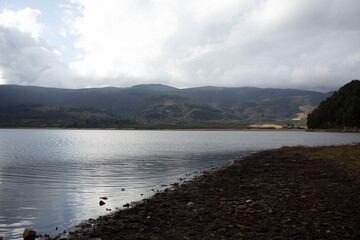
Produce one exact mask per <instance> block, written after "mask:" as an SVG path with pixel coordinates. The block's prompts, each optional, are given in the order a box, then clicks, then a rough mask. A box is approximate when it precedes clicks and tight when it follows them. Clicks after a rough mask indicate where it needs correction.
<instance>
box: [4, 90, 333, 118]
mask: <svg viewBox="0 0 360 240" xmlns="http://www.w3.org/2000/svg"><path fill="white" fill-rule="evenodd" d="M330 95H331V93H320V92H314V91H303V90H295V89H274V88H252V87H241V88H224V87H198V88H187V89H178V88H174V87H169V86H165V85H160V84H148V85H137V86H133V87H129V88H113V87H107V88H90V89H57V88H43V87H33V86H17V85H0V121H1V120H2V121H3V122H4V121H5V120H6V121H7V122H9V121H10V120H11V119H73V120H77V119H82V120H84V121H85V120H86V121H87V122H89V121H90V122H91V120H92V119H95V120H96V121H101V120H107V121H109V120H111V119H121V120H124V119H126V120H131V121H143V122H156V121H163V122H169V121H173V122H174V121H175V122H176V121H182V122H194V121H208V120H212V121H222V120H236V121H246V122H274V121H278V120H284V119H292V118H296V117H301V118H304V116H306V115H307V114H308V113H309V112H311V110H312V109H313V108H314V107H316V106H317V105H318V104H319V103H320V102H321V101H322V100H324V99H325V98H326V97H328V96H330Z"/></svg>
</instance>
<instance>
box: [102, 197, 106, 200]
mask: <svg viewBox="0 0 360 240" xmlns="http://www.w3.org/2000/svg"><path fill="white" fill-rule="evenodd" d="M100 199H102V200H107V199H108V198H107V197H101V198H100Z"/></svg>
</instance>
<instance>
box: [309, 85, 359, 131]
mask: <svg viewBox="0 0 360 240" xmlns="http://www.w3.org/2000/svg"><path fill="white" fill-rule="evenodd" d="M307 125H308V128H318V129H328V128H354V127H355V128H359V127H360V81H359V80H353V81H351V82H350V83H348V84H346V85H344V86H343V87H341V88H340V89H339V91H337V92H334V94H333V95H332V96H331V97H329V98H327V99H326V100H324V101H322V102H321V103H320V105H319V106H318V107H317V108H315V109H314V111H312V112H311V114H309V116H308V119H307Z"/></svg>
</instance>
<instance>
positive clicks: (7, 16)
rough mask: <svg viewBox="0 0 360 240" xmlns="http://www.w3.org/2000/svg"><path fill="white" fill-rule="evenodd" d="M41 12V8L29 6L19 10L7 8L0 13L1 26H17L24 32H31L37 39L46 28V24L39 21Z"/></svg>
mask: <svg viewBox="0 0 360 240" xmlns="http://www.w3.org/2000/svg"><path fill="white" fill-rule="evenodd" d="M40 14H41V12H40V10H37V9H31V8H29V7H27V8H25V9H22V10H19V11H17V12H15V11H10V10H7V9H5V10H3V12H2V13H1V14H0V26H3V27H5V28H17V29H19V30H20V31H22V32H27V33H31V36H32V37H33V38H35V39H37V38H38V37H39V35H40V33H41V32H42V31H43V29H44V25H43V24H41V23H38V22H37V16H38V15H40Z"/></svg>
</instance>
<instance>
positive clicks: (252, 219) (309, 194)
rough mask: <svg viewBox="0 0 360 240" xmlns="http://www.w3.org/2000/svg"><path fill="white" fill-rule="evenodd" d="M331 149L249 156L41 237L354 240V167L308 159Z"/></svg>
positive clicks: (357, 195)
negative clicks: (127, 207)
mask: <svg viewBox="0 0 360 240" xmlns="http://www.w3.org/2000/svg"><path fill="white" fill-rule="evenodd" d="M338 148H341V146H340V147H334V146H330V147H283V148H280V149H275V150H267V151H262V152H259V153H255V154H251V155H249V156H247V157H244V158H241V159H239V160H235V161H234V162H233V163H232V164H230V165H226V166H224V167H220V168H218V169H215V170H210V171H205V172H204V173H202V175H200V176H198V177H195V178H194V179H192V180H190V181H186V182H183V183H181V184H179V183H175V184H174V185H173V187H172V188H170V189H166V190H165V191H163V192H159V193H157V194H155V195H154V196H153V197H151V198H149V199H144V200H143V201H141V202H140V203H137V204H136V205H134V207H131V208H129V209H126V210H120V211H118V212H115V213H112V214H110V215H105V216H101V217H99V218H98V219H95V220H94V219H89V220H87V221H85V222H83V223H82V224H80V225H78V226H77V227H76V228H73V229H71V230H68V231H69V233H68V234H69V235H68V236H63V235H59V236H56V237H54V238H50V237H44V238H43V239H46V240H50V239H51V240H55V239H56V240H57V239H68V240H72V239H84V240H85V239H91V238H96V237H97V238H101V239H102V240H106V239H169V238H172V239H264V238H265V239H280V238H284V239H313V238H316V239H319V238H323V239H344V238H351V239H359V238H360V231H359V225H358V224H359V223H360V216H359V215H358V214H357V213H358V212H360V172H359V171H358V169H357V170H356V169H355V170H353V169H349V168H347V167H345V166H344V165H343V164H342V163H338V162H337V161H335V160H329V159H327V158H326V157H325V158H324V157H323V156H322V155H320V157H318V158H314V156H317V155H318V154H319V153H322V151H327V150H328V149H335V150H337V149H338ZM355 148H359V149H360V145H355ZM89 211H91V210H90V209H89Z"/></svg>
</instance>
